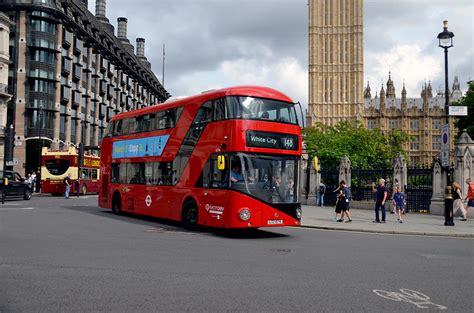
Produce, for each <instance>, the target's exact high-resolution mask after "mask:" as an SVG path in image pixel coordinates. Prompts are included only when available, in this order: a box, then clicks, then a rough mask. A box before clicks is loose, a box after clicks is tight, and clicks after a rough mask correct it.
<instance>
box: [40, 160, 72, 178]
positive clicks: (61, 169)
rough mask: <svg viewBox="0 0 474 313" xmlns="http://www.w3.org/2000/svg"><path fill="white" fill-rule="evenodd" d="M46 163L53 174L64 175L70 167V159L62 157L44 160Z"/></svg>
mask: <svg viewBox="0 0 474 313" xmlns="http://www.w3.org/2000/svg"><path fill="white" fill-rule="evenodd" d="M44 165H45V166H46V169H47V170H48V172H49V173H50V174H51V175H62V174H64V173H66V171H67V170H68V169H69V165H70V161H69V160H61V159H55V160H47V161H45V162H44Z"/></svg>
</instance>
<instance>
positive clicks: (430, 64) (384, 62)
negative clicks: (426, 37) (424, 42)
mask: <svg viewBox="0 0 474 313" xmlns="http://www.w3.org/2000/svg"><path fill="white" fill-rule="evenodd" d="M366 60H367V62H366V67H367V71H366V75H365V76H366V78H367V80H369V81H371V82H372V89H374V87H375V88H376V89H377V90H380V79H381V78H383V79H384V88H385V89H386V81H387V79H388V71H390V72H391V76H392V80H393V81H394V84H395V88H396V89H395V91H396V93H397V97H400V96H401V95H400V93H401V90H402V84H403V81H405V86H406V87H405V88H406V90H407V94H408V96H409V97H410V96H411V97H417V96H419V94H420V86H419V84H420V82H424V81H427V80H430V79H432V78H436V77H438V76H439V75H440V74H441V73H442V71H443V68H442V63H440V62H439V60H438V58H437V57H434V56H431V55H427V54H424V53H423V51H422V49H421V47H420V46H418V45H399V46H395V47H393V48H390V49H388V51H386V52H368V53H367V58H366Z"/></svg>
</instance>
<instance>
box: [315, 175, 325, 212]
mask: <svg viewBox="0 0 474 313" xmlns="http://www.w3.org/2000/svg"><path fill="white" fill-rule="evenodd" d="M325 193H326V185H325V184H324V182H323V180H321V181H320V182H319V188H318V190H317V192H316V194H317V199H316V205H319V206H324V194H325Z"/></svg>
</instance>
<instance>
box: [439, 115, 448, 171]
mask: <svg viewBox="0 0 474 313" xmlns="http://www.w3.org/2000/svg"><path fill="white" fill-rule="evenodd" d="M441 134H442V135H441V166H449V156H450V153H449V148H450V147H449V142H450V140H449V125H448V124H446V125H443V126H442V127H441Z"/></svg>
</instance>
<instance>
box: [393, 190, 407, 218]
mask: <svg viewBox="0 0 474 313" xmlns="http://www.w3.org/2000/svg"><path fill="white" fill-rule="evenodd" d="M405 205H406V200H405V194H404V193H403V192H401V190H400V186H397V187H395V193H394V194H393V200H392V207H394V208H395V209H396V211H397V215H398V218H397V220H398V221H399V222H400V223H403V221H402V214H403V210H404V208H405Z"/></svg>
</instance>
